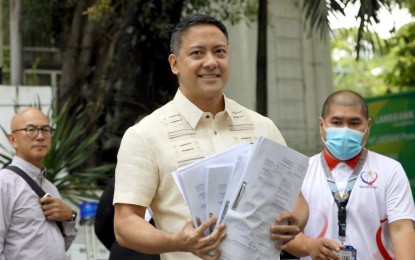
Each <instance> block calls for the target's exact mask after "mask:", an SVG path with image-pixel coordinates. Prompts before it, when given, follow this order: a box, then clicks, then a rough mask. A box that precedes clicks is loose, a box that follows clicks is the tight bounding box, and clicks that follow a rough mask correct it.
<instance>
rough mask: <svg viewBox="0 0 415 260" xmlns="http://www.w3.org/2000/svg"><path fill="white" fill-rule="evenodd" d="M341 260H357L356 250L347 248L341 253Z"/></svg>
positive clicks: (350, 247)
mask: <svg viewBox="0 0 415 260" xmlns="http://www.w3.org/2000/svg"><path fill="white" fill-rule="evenodd" d="M339 256H340V259H341V260H356V259H357V257H356V249H355V248H354V247H352V246H345V248H344V249H343V250H341V251H340V252H339Z"/></svg>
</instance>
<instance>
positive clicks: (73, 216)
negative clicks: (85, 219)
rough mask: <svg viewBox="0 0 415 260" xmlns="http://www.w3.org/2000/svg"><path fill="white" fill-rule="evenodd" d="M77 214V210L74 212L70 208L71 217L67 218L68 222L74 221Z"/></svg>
mask: <svg viewBox="0 0 415 260" xmlns="http://www.w3.org/2000/svg"><path fill="white" fill-rule="evenodd" d="M77 215H78V212H76V211H75V210H72V214H71V219H69V220H68V222H72V221H75V220H76V216H77Z"/></svg>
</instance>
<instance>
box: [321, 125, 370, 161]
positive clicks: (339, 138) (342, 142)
mask: <svg viewBox="0 0 415 260" xmlns="http://www.w3.org/2000/svg"><path fill="white" fill-rule="evenodd" d="M323 128H324V130H325V131H326V141H325V142H324V143H325V145H326V147H327V149H328V150H329V151H330V153H331V154H332V155H334V157H336V158H337V159H339V160H341V161H345V160H348V159H351V158H353V157H355V156H356V155H357V154H358V153H360V151H361V150H362V148H363V147H362V139H363V136H364V134H365V133H366V131H367V128H366V130H365V132H364V133H362V132H360V131H357V130H353V129H350V128H347V127H343V128H337V127H328V128H326V127H324V124H323ZM323 141H324V140H323Z"/></svg>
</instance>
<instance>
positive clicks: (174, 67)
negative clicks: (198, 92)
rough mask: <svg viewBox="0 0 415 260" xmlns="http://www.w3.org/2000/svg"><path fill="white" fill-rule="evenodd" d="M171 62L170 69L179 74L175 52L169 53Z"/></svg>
mask: <svg viewBox="0 0 415 260" xmlns="http://www.w3.org/2000/svg"><path fill="white" fill-rule="evenodd" d="M169 63H170V69H171V71H172V72H173V74H174V75H179V69H178V68H177V58H176V55H174V54H170V55H169Z"/></svg>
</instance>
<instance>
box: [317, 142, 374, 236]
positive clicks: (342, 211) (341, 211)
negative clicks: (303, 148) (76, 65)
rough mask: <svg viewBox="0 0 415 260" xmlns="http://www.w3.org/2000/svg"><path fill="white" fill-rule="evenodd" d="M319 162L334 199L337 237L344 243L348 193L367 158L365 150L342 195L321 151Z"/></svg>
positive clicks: (350, 191)
mask: <svg viewBox="0 0 415 260" xmlns="http://www.w3.org/2000/svg"><path fill="white" fill-rule="evenodd" d="M320 158H321V163H322V164H323V168H324V172H325V173H326V178H327V184H328V185H329V187H330V190H331V193H332V195H333V198H334V201H335V202H336V205H337V208H338V212H337V219H338V225H339V239H340V241H341V242H342V244H343V243H344V241H345V240H346V217H347V214H346V205H347V203H348V202H349V198H350V194H351V193H352V189H353V186H354V184H355V182H356V179H357V177H358V176H359V174H360V171H361V170H362V168H363V164H364V163H365V161H366V158H367V150H366V149H363V151H362V155H361V156H360V159H359V162H358V163H357V165H356V167H355V168H354V170H353V173H352V175H351V176H350V178H349V181H348V182H347V186H346V189H345V191H344V193H343V196H341V197H340V193H339V190H338V189H337V186H336V182H335V181H334V178H333V175H332V174H331V171H330V169H329V166H328V165H327V162H326V159H325V158H324V154H323V153H321V156H320Z"/></svg>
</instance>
